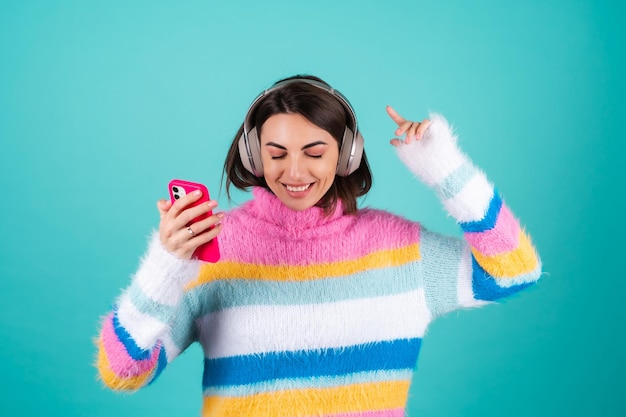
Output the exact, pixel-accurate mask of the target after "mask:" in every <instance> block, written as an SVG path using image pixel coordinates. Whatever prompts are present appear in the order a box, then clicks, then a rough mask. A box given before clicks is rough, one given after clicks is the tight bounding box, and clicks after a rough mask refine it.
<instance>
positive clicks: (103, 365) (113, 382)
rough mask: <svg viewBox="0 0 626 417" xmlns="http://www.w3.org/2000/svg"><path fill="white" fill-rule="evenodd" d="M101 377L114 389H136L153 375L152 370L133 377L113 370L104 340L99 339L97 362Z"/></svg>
mask: <svg viewBox="0 0 626 417" xmlns="http://www.w3.org/2000/svg"><path fill="white" fill-rule="evenodd" d="M96 366H97V368H98V371H99V372H100V377H101V378H102V382H104V384H105V385H106V386H107V387H109V388H111V389H114V390H136V389H139V388H141V387H143V386H144V385H145V384H146V382H147V379H148V378H149V377H150V375H152V371H148V372H146V373H144V374H143V375H138V376H134V377H132V378H122V377H120V376H119V375H117V374H116V373H115V372H113V370H111V365H110V364H109V359H108V358H107V355H106V352H105V351H104V345H103V344H102V340H98V361H97V363H96Z"/></svg>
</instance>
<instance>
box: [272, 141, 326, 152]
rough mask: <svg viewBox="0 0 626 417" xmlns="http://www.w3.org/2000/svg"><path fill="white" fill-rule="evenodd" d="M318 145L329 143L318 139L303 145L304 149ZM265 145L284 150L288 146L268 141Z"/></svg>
mask: <svg viewBox="0 0 626 417" xmlns="http://www.w3.org/2000/svg"><path fill="white" fill-rule="evenodd" d="M317 145H328V144H327V143H326V142H324V141H323V140H318V141H316V142H311V143H308V144H306V145H304V146H303V147H302V150H303V151H304V150H305V149H309V148H312V147H314V146H317ZM265 146H273V147H275V148H278V149H282V150H284V151H286V150H287V148H285V147H284V146H282V145H279V144H278V143H276V142H267V143H266V144H265Z"/></svg>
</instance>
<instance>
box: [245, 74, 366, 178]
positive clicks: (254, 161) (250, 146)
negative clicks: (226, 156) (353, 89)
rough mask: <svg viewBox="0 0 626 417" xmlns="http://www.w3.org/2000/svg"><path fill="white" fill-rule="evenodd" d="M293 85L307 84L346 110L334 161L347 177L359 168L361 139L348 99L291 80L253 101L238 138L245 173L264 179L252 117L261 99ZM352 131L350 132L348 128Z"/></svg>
mask: <svg viewBox="0 0 626 417" xmlns="http://www.w3.org/2000/svg"><path fill="white" fill-rule="evenodd" d="M294 83H306V84H309V85H312V86H315V87H317V88H321V89H322V90H324V91H326V92H328V93H330V94H332V95H333V97H335V98H336V99H337V101H338V102H339V103H340V104H341V105H342V107H343V108H344V109H345V110H346V112H347V114H348V116H349V118H350V120H349V123H348V125H346V128H345V130H344V132H343V138H342V140H341V144H340V145H341V146H340V147H339V160H338V161H337V175H339V176H340V177H347V176H348V175H350V174H352V173H353V172H354V171H355V170H356V169H357V168H358V167H359V165H361V157H362V156H363V136H361V133H360V132H359V129H358V125H357V121H356V114H355V112H354V109H353V108H352V106H351V105H350V102H348V99H347V98H346V97H345V96H344V95H343V94H341V93H340V92H339V91H337V90H335V89H334V88H332V87H331V86H329V85H327V84H325V83H322V82H319V81H315V80H310V79H307V78H293V79H289V80H285V81H280V82H278V83H276V84H274V85H273V86H272V87H271V88H269V89H267V90H265V91H263V93H261V94H260V95H259V96H258V97H257V98H255V99H254V101H253V102H252V104H251V105H250V108H249V109H248V113H246V118H245V119H244V123H243V133H242V134H241V136H240V137H239V156H240V157H241V162H242V164H243V166H244V168H245V169H247V170H248V171H250V172H251V173H252V174H254V175H255V176H257V177H262V176H263V162H262V160H261V141H260V139H259V137H258V135H257V128H256V126H254V125H253V121H252V115H253V114H254V112H255V111H256V109H257V108H258V106H259V105H260V104H261V102H262V101H263V99H264V98H265V97H266V96H267V95H268V94H270V93H272V92H274V91H276V90H279V89H281V88H283V87H285V86H287V85H290V84H294ZM351 127H352V128H351Z"/></svg>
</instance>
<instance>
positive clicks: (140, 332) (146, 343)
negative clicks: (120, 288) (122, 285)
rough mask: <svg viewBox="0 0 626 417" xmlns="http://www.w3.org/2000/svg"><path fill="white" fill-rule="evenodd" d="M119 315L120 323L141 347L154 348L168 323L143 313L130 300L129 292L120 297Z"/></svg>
mask: <svg viewBox="0 0 626 417" xmlns="http://www.w3.org/2000/svg"><path fill="white" fill-rule="evenodd" d="M117 317H118V319H119V322H120V325H122V327H123V328H124V329H125V330H126V331H127V332H128V333H129V334H130V336H131V337H132V338H133V340H134V341H135V343H136V344H137V346H139V347H140V348H141V349H152V348H153V347H154V345H155V344H156V341H157V339H159V338H160V337H161V336H162V335H163V334H164V333H165V332H166V331H167V328H168V327H167V325H166V324H165V323H162V322H160V321H158V320H156V319H155V318H154V317H151V316H148V315H146V314H143V313H142V312H140V311H139V310H137V308H135V306H134V305H133V303H132V302H131V301H130V298H129V297H128V295H127V294H123V295H122V296H121V297H120V300H119V303H118V308H117Z"/></svg>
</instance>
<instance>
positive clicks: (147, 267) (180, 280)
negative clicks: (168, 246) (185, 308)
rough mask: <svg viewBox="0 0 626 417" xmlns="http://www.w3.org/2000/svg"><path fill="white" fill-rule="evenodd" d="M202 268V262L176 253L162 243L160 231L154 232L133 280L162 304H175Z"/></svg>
mask: <svg viewBox="0 0 626 417" xmlns="http://www.w3.org/2000/svg"><path fill="white" fill-rule="evenodd" d="M199 270H200V263H199V262H198V261H195V260H189V261H187V260H183V259H179V258H177V257H176V256H174V255H172V254H171V253H169V252H168V251H167V250H165V248H163V245H161V241H160V240H159V235H158V233H154V234H153V235H152V238H151V241H150V245H149V247H148V251H147V252H146V254H145V256H144V258H143V259H142V261H141V266H140V267H139V269H138V270H137V273H136V274H135V277H134V279H133V283H134V284H136V285H138V286H139V288H140V289H141V291H142V292H143V293H144V294H145V295H146V296H148V297H149V298H150V299H152V300H154V301H155V302H157V303H158V304H163V305H168V306H172V307H175V306H176V305H178V303H179V302H180V299H181V298H182V295H183V286H184V285H185V283H187V282H189V281H191V280H193V279H194V278H196V277H197V276H198V273H199Z"/></svg>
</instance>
